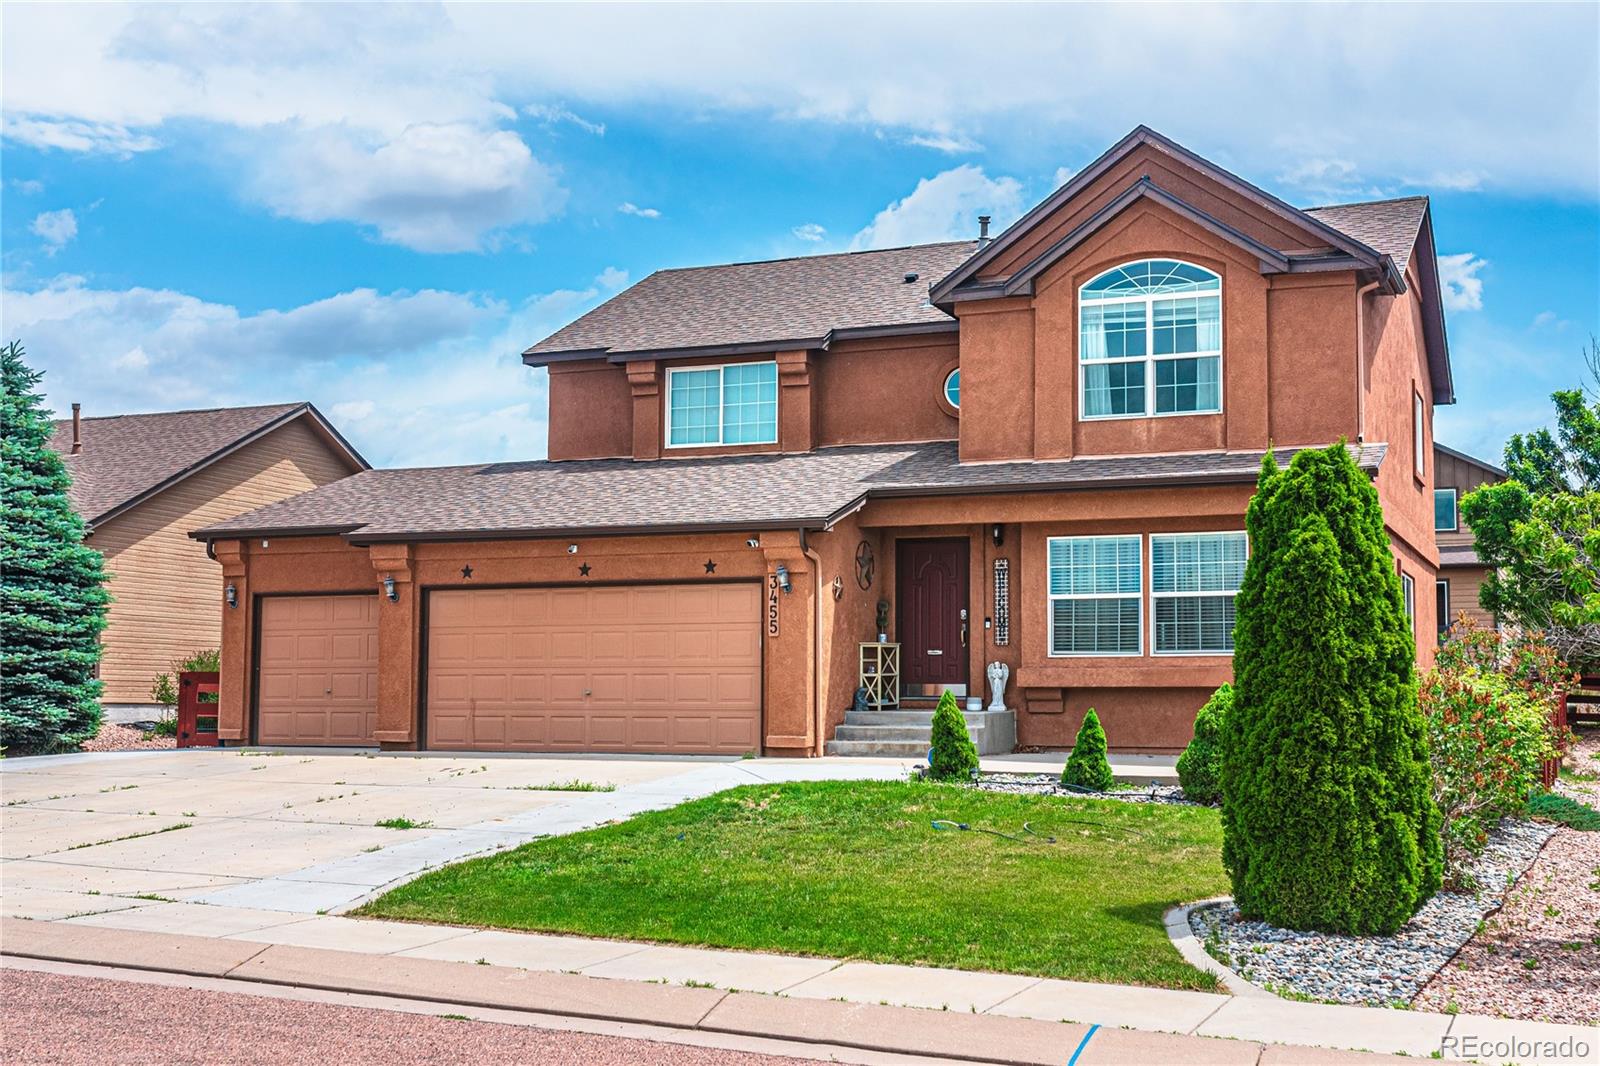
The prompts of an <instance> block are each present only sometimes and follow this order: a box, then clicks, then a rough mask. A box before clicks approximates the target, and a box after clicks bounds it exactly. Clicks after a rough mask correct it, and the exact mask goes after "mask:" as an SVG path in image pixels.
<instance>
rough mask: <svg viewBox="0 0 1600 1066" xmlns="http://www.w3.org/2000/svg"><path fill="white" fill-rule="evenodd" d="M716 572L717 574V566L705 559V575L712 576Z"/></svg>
mask: <svg viewBox="0 0 1600 1066" xmlns="http://www.w3.org/2000/svg"><path fill="white" fill-rule="evenodd" d="M716 572H717V564H716V563H714V562H712V561H711V560H710V559H707V560H706V573H708V574H714V573H716Z"/></svg>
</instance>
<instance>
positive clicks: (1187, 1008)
mask: <svg viewBox="0 0 1600 1066" xmlns="http://www.w3.org/2000/svg"><path fill="white" fill-rule="evenodd" d="M0 934H3V941H0V952H3V953H5V954H10V955H21V956H26V957H33V958H47V959H56V960H60V961H67V962H80V963H95V964H102V965H110V966H128V967H138V968H149V969H156V970H170V971H173V972H180V973H194V974H199V975H205V976H219V977H220V976H228V977H231V978H237V979H241V980H249V979H257V980H270V981H276V982H278V983H284V984H292V985H304V986H309V987H316V988H324V989H333V990H343V991H360V992H373V993H379V994H384V995H398V996H408V995H409V996H425V998H445V999H452V1000H453V1001H454V1000H459V1001H461V1002H470V1003H474V1004H478V1005H482V1006H507V1005H508V1003H507V1002H504V1001H503V1000H502V999H494V998H492V997H491V999H480V998H474V996H476V995H477V993H473V994H472V995H468V994H467V993H466V992H461V993H453V994H452V995H451V996H444V995H443V994H442V993H441V992H440V991H439V988H440V987H441V986H439V985H438V984H437V983H436V979H437V978H438V977H439V976H440V975H448V974H452V973H456V972H457V971H456V970H452V969H450V967H451V966H457V967H461V966H464V967H467V968H468V969H467V971H465V972H467V973H469V974H473V975H474V976H473V977H472V982H474V983H471V984H470V986H467V985H464V986H462V987H463V988H467V987H470V988H471V989H480V990H481V986H482V984H483V982H490V983H491V984H492V983H494V982H501V983H504V982H507V981H514V982H520V983H519V984H517V985H516V987H518V988H523V989H526V988H529V987H535V986H537V987H539V988H543V989H546V990H547V991H548V992H549V995H550V996H555V995H556V993H555V991H553V990H558V989H564V990H566V991H567V992H570V991H571V990H572V989H575V988H588V989H591V990H595V992H594V994H595V995H596V996H599V997H600V1000H601V1001H603V1002H606V1003H612V1002H617V1003H626V1002H631V1000H629V999H628V998H627V997H630V996H633V995H635V994H638V995H642V996H645V997H646V998H647V999H648V1000H649V1003H650V1004H651V1005H652V1006H651V1008H650V1009H651V1010H657V1009H659V1010H661V1011H666V1012H667V1013H664V1014H659V1015H658V1014H651V1013H649V1012H648V1011H646V1010H645V1007H644V1006H639V1007H637V1008H636V1009H635V1008H630V1009H631V1010H635V1013H632V1014H611V1013H603V1014H599V1015H591V1014H590V1013H589V1012H588V1011H587V1008H582V1007H581V1006H580V1005H576V1001H570V1002H569V1001H566V1000H561V999H560V998H559V997H556V998H554V999H549V1000H540V1001H539V1002H540V1003H541V1004H542V1005H540V1006H524V1007H521V1008H518V1009H528V1010H551V1011H553V1012H554V1013H558V1014H563V1013H564V1014H574V1015H578V1016H586V1017H587V1016H595V1017H608V1018H618V1019H623V1020H634V1021H648V1022H651V1023H655V1024H669V1025H681V1024H685V1022H684V1018H683V1016H682V1015H680V1014H676V1013H671V1012H670V1010H669V1008H671V1009H674V1010H675V1009H676V1007H674V1006H673V1004H675V1003H677V1004H679V1005H682V1004H690V1005H694V1004H704V1003H709V1002H711V999H712V996H713V994H716V995H729V994H734V993H737V994H739V995H740V997H741V998H740V1000H739V1001H738V1002H739V1003H740V1004H741V1005H740V1007H739V1012H740V1015H739V1016H740V1017H756V1016H758V1015H759V1014H760V1012H761V1011H763V1010H764V1011H766V1012H768V1013H771V1012H774V1011H776V1012H777V1014H778V1015H780V1016H781V1019H782V1020H783V1021H782V1024H780V1022H779V1020H774V1021H772V1022H771V1024H772V1025H773V1026H775V1028H774V1029H773V1030H771V1031H766V1032H765V1033H764V1035H769V1036H785V1035H788V1036H793V1035H794V1033H793V1032H791V1031H790V1030H789V1029H786V1028H784V1026H785V1025H789V1024H790V1019H791V1015H794V1016H796V1017H801V1018H807V1017H813V1014H808V1013H807V1011H808V1010H810V1011H812V1012H813V1013H814V1012H816V1011H820V1012H821V1014H820V1015H816V1017H819V1018H820V1017H823V1016H827V1017H830V1018H831V1015H830V1014H829V1012H828V1009H827V1008H824V1007H822V1006H820V1005H821V1004H840V1003H844V1004H851V1005H855V1006H858V1007H886V1008H887V1007H901V1008H919V1009H921V1010H923V1011H932V1012H936V1013H937V1015H938V1016H941V1017H950V1016H957V1017H963V1018H972V1019H976V1018H986V1019H991V1020H995V1021H998V1020H999V1019H1014V1020H1021V1021H1026V1022H1031V1023H1050V1024H1052V1025H1059V1024H1060V1023H1072V1024H1074V1025H1077V1026H1078V1027H1079V1028H1080V1030H1082V1029H1083V1027H1086V1026H1100V1027H1101V1028H1102V1031H1108V1032H1116V1031H1122V1030H1127V1031H1130V1032H1135V1033H1139V1034H1143V1035H1144V1036H1147V1037H1149V1038H1150V1039H1151V1040H1152V1041H1154V1043H1152V1044H1150V1045H1149V1046H1150V1047H1151V1048H1154V1047H1156V1046H1165V1045H1161V1044H1160V1041H1157V1040H1156V1037H1158V1036H1164V1037H1166V1038H1176V1037H1185V1038H1189V1039H1198V1038H1211V1039H1212V1040H1215V1041H1223V1040H1226V1041H1241V1042H1244V1043H1246V1044H1251V1043H1254V1044H1260V1045H1263V1046H1265V1045H1276V1044H1282V1045H1288V1046H1293V1047H1299V1048H1301V1049H1302V1050H1304V1049H1305V1048H1311V1047H1315V1048H1323V1049H1337V1050H1349V1051H1366V1052H1378V1053H1383V1054H1404V1055H1410V1056H1417V1057H1428V1056H1430V1055H1433V1054H1435V1053H1439V1052H1440V1051H1441V1050H1443V1051H1444V1052H1445V1057H1447V1058H1449V1057H1454V1055H1453V1053H1452V1049H1453V1048H1456V1047H1461V1046H1463V1044H1464V1042H1465V1041H1467V1040H1473V1041H1476V1042H1477V1043H1476V1044H1474V1045H1473V1046H1475V1047H1481V1046H1483V1045H1484V1043H1485V1042H1504V1041H1506V1040H1509V1039H1513V1038H1514V1039H1516V1040H1519V1041H1524V1042H1526V1041H1535V1040H1537V1041H1548V1042H1551V1043H1552V1044H1559V1043H1561V1042H1562V1041H1568V1042H1571V1041H1581V1042H1584V1043H1585V1044H1586V1045H1587V1051H1582V1050H1580V1049H1576V1048H1575V1049H1574V1051H1575V1053H1574V1054H1571V1055H1555V1056H1538V1055H1535V1056H1522V1057H1520V1058H1519V1056H1517V1055H1510V1054H1500V1055H1492V1056H1489V1057H1490V1058H1491V1059H1492V1061H1495V1062H1508V1061H1527V1062H1553V1063H1562V1064H1569V1063H1575V1062H1593V1061H1595V1059H1594V1057H1593V1056H1594V1051H1595V1049H1596V1047H1597V1046H1600V1030H1595V1029H1585V1028H1582V1027H1577V1026H1557V1025H1547V1024H1543V1023H1537V1022H1515V1021H1506V1020H1503V1019H1495V1018H1482V1017H1474V1016H1470V1015H1446V1014H1430V1013H1426V1012H1421V1011H1400V1010H1384V1009H1378V1008H1367V1007H1350V1006H1337V1005H1324V1004H1313V1003H1295V1002H1290V1001H1286V1000H1280V999H1277V998H1274V997H1264V996H1258V997H1239V996H1226V995H1216V994H1211V993H1203V992H1187V991H1178V990H1173V989H1161V988H1144V987H1135V986H1124V985H1108V984H1092V983H1086V982H1079V981H1064V980H1056V979H1051V978H1038V977H1029V976H1024V975H1015V974H998V973H979V972H972V971H966V970H950V969H939V968H934V967H917V966H898V965H888V964H880V963H870V962H840V961H837V960H832V959H819V958H810V957H802V956H792V955H773V954H764V953H760V952H747V951H724V950H713V949H708V948H694V947H680V946H676V945H668V944H647V943H638V942H633V941H621V940H602V939H592V938H587V937H573V936H552V935H547V934H539V933H516V932H508V931H501V930H474V929H468V928H461V927H456V926H440V925H426V924H421V923H408V922H390V921H381V920H366V919H362V920H357V919H351V918H343V917H337V916H305V915H296V914H293V913H289V912H285V911H269V910H253V909H243V908H229V907H217V906H208V905H204V904H197V903H155V904H145V905H140V906H132V907H129V908H126V909H121V910H115V911H107V912H103V913H99V914H94V915H83V916H79V917H74V918H67V919H63V920H60V921H55V922H26V921H19V920H16V919H7V920H5V924H4V925H3V927H0ZM290 949H292V950H290ZM261 959H270V960H272V966H271V967H268V966H267V965H266V964H265V963H262V962H260V961H259V960H261ZM247 963H249V965H248V966H247V965H246V964H247ZM508 974H515V975H521V976H520V977H508V976H507V975H508ZM536 978H537V980H536ZM546 978H550V979H552V980H553V983H550V982H547V981H546V980H545V979H546ZM556 978H562V979H579V978H581V979H583V980H585V981H590V982H593V981H599V982H604V984H603V986H602V985H596V984H583V983H582V982H580V983H578V984H576V985H574V984H572V983H571V982H570V981H563V980H554V979H556ZM530 981H531V982H533V984H532V985H529V984H528V983H527V982H530ZM452 987H453V986H452ZM602 987H603V988H604V992H603V993H602V992H601V991H599V990H600V989H602ZM642 989H657V990H663V991H666V990H670V991H673V992H675V993H694V994H695V995H693V996H688V997H682V996H680V997H677V998H676V999H675V998H674V997H671V996H660V997H655V996H653V994H651V993H649V992H644V991H640V990H642ZM562 994H566V993H565V992H563V993H562ZM760 995H765V996H769V997H775V998H776V1002H781V1003H786V1004H788V1005H787V1006H785V1007H782V1008H779V1007H776V1006H774V1005H773V1004H771V1003H768V1004H766V1005H765V1006H764V1007H759V1008H758V1006H754V1005H751V1003H750V1002H749V998H750V997H751V996H760ZM463 997H464V998H463ZM618 997H621V998H618ZM552 1003H555V1004H557V1005H559V1004H562V1003H565V1004H566V1005H565V1006H564V1007H562V1009H559V1010H557V1009H555V1008H554V1007H552V1006H551V1004H552ZM801 1003H811V1004H818V1005H819V1006H817V1007H814V1008H806V1009H804V1010H803V1009H801V1007H800V1006H799V1004H801ZM683 1009H684V1010H689V1009H690V1008H689V1007H688V1006H684V1007H683ZM709 1009H710V1008H709V1007H708V1008H707V1010H708V1011H709ZM731 1010H732V1008H731V1007H729V1008H728V1009H727V1010H726V1011H724V1013H723V1015H721V1017H725V1016H726V1014H727V1013H728V1011H731ZM918 1017H922V1016H921V1015H918ZM695 1024H701V1023H700V1022H696V1023H695ZM750 1024H751V1029H750V1031H751V1032H754V1031H756V1029H757V1028H759V1027H757V1026H755V1025H754V1023H750ZM807 1024H809V1023H807ZM816 1024H818V1025H822V1024H823V1023H822V1022H821V1021H818V1022H817V1023H816ZM828 1024H832V1022H831V1021H830V1022H829V1023H828ZM801 1029H802V1030H803V1029H804V1026H802V1027H801ZM740 1031H745V1030H742V1029H741V1030H740ZM827 1031H829V1032H831V1031H832V1030H827ZM831 1039H837V1036H833V1037H831ZM895 1039H897V1040H899V1039H902V1038H900V1037H896V1038H895ZM1057 1039H1059V1036H1058V1037H1057ZM1119 1039H1121V1038H1119ZM1451 1041H1455V1043H1451ZM843 1042H845V1043H850V1042H851V1041H843ZM860 1046H863V1047H877V1046H878V1045H876V1044H870V1043H868V1044H862V1045H860ZM1028 1046H1033V1045H1031V1044H1030V1045H1028ZM1140 1046H1143V1045H1140ZM1196 1047H1199V1048H1202V1049H1210V1050H1204V1051H1203V1052H1200V1051H1197V1052H1195V1054H1198V1055H1200V1057H1199V1058H1196V1059H1189V1058H1184V1059H1181V1060H1178V1059H1153V1060H1152V1059H1139V1058H1134V1059H1130V1060H1129V1061H1134V1062H1141V1061H1155V1062H1165V1061H1205V1062H1210V1061H1228V1062H1232V1061H1235V1060H1234V1059H1232V1058H1227V1057H1224V1058H1222V1059H1216V1058H1214V1057H1213V1056H1214V1054H1219V1053H1218V1052H1216V1051H1215V1049H1214V1048H1211V1044H1209V1043H1204V1042H1203V1043H1201V1044H1199V1045H1196ZM897 1050H901V1051H910V1052H912V1053H919V1048H918V1046H909V1045H907V1046H900V1047H898V1048H897ZM1059 1050H1060V1049H1059V1047H1058V1048H1056V1053H1058V1054H1059ZM980 1057H981V1056H980ZM1006 1061H1011V1060H1006ZM1016 1061H1029V1062H1031V1061H1034V1060H1032V1059H1027V1058H1026V1057H1024V1058H1020V1059H1017V1060H1016ZM1041 1061H1056V1062H1060V1061H1065V1056H1059V1057H1058V1058H1056V1059H1045V1060H1041ZM1248 1061H1254V1060H1248ZM1278 1061H1284V1062H1289V1061H1296V1062H1298V1061H1320V1060H1317V1059H1314V1058H1312V1059H1306V1058H1290V1059H1279V1060H1278ZM1330 1061H1332V1060H1330Z"/></svg>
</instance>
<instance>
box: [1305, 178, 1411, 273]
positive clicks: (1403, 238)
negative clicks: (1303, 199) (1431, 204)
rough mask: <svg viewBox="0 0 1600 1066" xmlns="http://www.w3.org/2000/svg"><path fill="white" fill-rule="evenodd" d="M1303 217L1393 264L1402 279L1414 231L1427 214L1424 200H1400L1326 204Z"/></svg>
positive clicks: (1402, 198) (1311, 208) (1409, 255)
mask: <svg viewBox="0 0 1600 1066" xmlns="http://www.w3.org/2000/svg"><path fill="white" fill-rule="evenodd" d="M1304 210H1305V213H1306V214H1308V215H1310V216H1311V217H1312V218H1316V219H1320V220H1321V221H1323V222H1325V223H1327V224H1328V225H1330V226H1332V227H1333V228H1334V229H1336V230H1338V231H1339V232H1340V233H1343V234H1344V235H1345V236H1347V237H1354V238H1355V239H1356V240H1358V241H1360V242H1361V243H1362V244H1365V245H1367V246H1368V247H1369V248H1372V249H1373V250H1374V251H1377V252H1382V253H1383V254H1384V255H1387V256H1388V257H1389V258H1390V259H1393V260H1394V265H1395V267H1396V269H1398V270H1399V271H1400V273H1401V274H1402V275H1404V274H1405V272H1406V264H1407V263H1408V262H1410V260H1411V250H1412V249H1413V248H1415V247H1416V246H1417V231H1418V230H1419V229H1421V227H1422V216H1423V215H1424V214H1426V213H1427V210H1428V198H1427V197H1426V196H1402V197H1400V198H1399V199H1396V200H1372V201H1368V202H1366V203H1358V204H1329V205H1328V206H1326V207H1307V208H1305V209H1304Z"/></svg>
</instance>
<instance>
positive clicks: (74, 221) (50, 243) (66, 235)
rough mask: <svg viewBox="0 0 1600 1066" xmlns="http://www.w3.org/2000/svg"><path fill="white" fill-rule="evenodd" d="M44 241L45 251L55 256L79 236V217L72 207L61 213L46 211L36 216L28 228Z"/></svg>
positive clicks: (65, 208) (64, 208) (62, 210)
mask: <svg viewBox="0 0 1600 1066" xmlns="http://www.w3.org/2000/svg"><path fill="white" fill-rule="evenodd" d="M28 228H29V229H30V230H32V231H33V232H34V234H36V235H37V236H38V237H39V238H40V239H41V240H43V241H44V244H45V251H46V252H47V253H49V254H50V255H55V254H56V253H57V252H59V251H60V250H61V249H62V248H65V247H66V246H67V245H68V244H69V243H70V242H71V241H72V239H73V238H74V237H76V236H77V235H78V216H77V215H75V214H73V213H72V209H71V208H70V207H63V208H62V209H61V210H60V211H44V212H41V213H40V214H38V215H36V216H35V217H34V220H33V224H32V225H31V226H29V227H28Z"/></svg>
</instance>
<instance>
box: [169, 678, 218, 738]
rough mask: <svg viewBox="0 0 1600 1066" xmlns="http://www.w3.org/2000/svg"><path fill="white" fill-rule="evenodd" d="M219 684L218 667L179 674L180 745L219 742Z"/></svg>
mask: <svg viewBox="0 0 1600 1066" xmlns="http://www.w3.org/2000/svg"><path fill="white" fill-rule="evenodd" d="M217 688H218V675H217V672H216V671H215V670H211V671H189V672H185V673H181V674H179V675H178V747H180V748H214V747H216V746H217Z"/></svg>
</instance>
